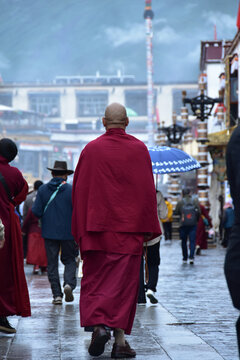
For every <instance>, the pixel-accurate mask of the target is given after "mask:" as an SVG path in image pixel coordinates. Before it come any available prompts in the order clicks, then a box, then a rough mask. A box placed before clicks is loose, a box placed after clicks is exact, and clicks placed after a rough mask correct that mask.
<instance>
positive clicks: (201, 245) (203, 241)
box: [196, 205, 212, 255]
mask: <svg viewBox="0 0 240 360" xmlns="http://www.w3.org/2000/svg"><path fill="white" fill-rule="evenodd" d="M200 209H201V215H200V217H199V220H198V224H197V232H196V255H200V254H201V250H202V249H207V248H208V233H207V231H206V226H210V227H212V220H211V218H210V216H209V214H208V211H207V209H206V208H205V207H204V206H203V205H200Z"/></svg>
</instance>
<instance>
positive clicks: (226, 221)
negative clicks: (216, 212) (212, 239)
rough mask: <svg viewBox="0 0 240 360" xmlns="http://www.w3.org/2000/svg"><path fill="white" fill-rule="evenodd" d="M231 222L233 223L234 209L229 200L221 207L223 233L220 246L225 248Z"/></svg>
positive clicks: (231, 225) (230, 229)
mask: <svg viewBox="0 0 240 360" xmlns="http://www.w3.org/2000/svg"><path fill="white" fill-rule="evenodd" d="M233 224H234V210H233V207H232V204H231V203H230V202H227V203H226V204H225V205H224V207H223V229H224V235H223V241H222V246H223V247H225V248H226V247H227V246H228V242H229V238H230V235H231V231H232V227H233Z"/></svg>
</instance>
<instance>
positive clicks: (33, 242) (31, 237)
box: [22, 180, 47, 274]
mask: <svg viewBox="0 0 240 360" xmlns="http://www.w3.org/2000/svg"><path fill="white" fill-rule="evenodd" d="M41 185H43V182H42V181H41V180H37V181H35V183H34V191H33V192H32V193H31V194H30V195H31V197H30V199H28V197H27V199H26V200H25V203H26V201H27V200H30V201H28V203H30V204H29V208H28V213H27V215H26V216H25V220H24V222H23V225H22V235H23V236H24V237H26V238H27V244H28V250H27V259H26V260H27V261H26V262H27V264H31V265H33V274H38V273H39V271H40V270H41V272H42V274H44V273H45V272H46V270H47V255H46V249H45V245H44V239H43V238H42V231H41V226H40V221H39V219H38V218H37V217H36V216H35V215H34V214H33V212H32V210H31V208H32V206H33V203H34V201H35V200H36V196H37V190H38V189H39V187H40V186H41ZM32 194H34V196H32ZM30 195H29V196H30Z"/></svg>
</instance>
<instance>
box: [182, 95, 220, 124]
mask: <svg viewBox="0 0 240 360" xmlns="http://www.w3.org/2000/svg"><path fill="white" fill-rule="evenodd" d="M219 95H220V96H221V94H219ZM182 101H183V104H184V106H186V104H190V105H191V109H192V112H193V114H194V115H195V116H196V117H197V119H199V120H201V121H204V120H207V119H208V117H209V116H210V115H211V112H212V109H213V106H214V104H216V103H222V102H223V98H222V97H219V98H215V99H214V98H210V97H209V96H207V95H205V94H204V90H203V89H201V94H200V95H198V96H196V97H194V98H191V99H190V98H187V97H186V91H183V92H182Z"/></svg>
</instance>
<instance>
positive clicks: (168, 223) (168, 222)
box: [161, 197, 173, 241]
mask: <svg viewBox="0 0 240 360" xmlns="http://www.w3.org/2000/svg"><path fill="white" fill-rule="evenodd" d="M164 200H165V203H166V205H167V209H168V213H167V217H166V218H165V219H161V221H162V224H163V229H164V237H165V241H172V221H173V206H172V204H171V202H170V201H169V200H168V198H166V197H165V198H164Z"/></svg>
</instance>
